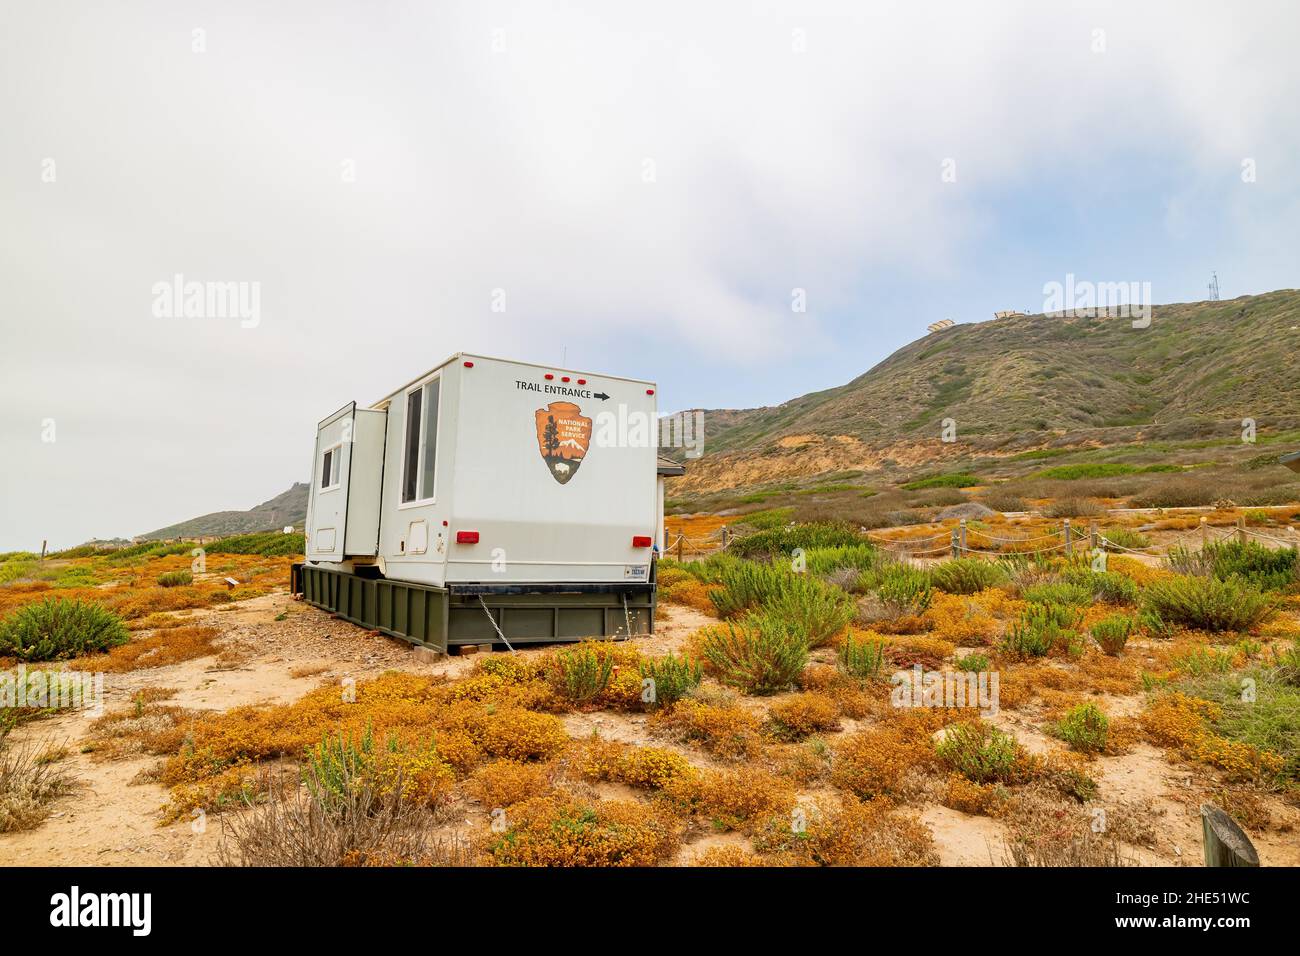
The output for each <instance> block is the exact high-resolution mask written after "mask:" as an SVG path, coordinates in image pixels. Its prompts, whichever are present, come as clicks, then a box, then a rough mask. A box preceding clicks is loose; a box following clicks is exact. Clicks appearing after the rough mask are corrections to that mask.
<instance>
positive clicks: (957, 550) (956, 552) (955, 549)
mask: <svg viewBox="0 0 1300 956" xmlns="http://www.w3.org/2000/svg"><path fill="white" fill-rule="evenodd" d="M952 556H953V557H954V558H959V557H961V539H959V538H958V537H957V529H956V528H953V529H952Z"/></svg>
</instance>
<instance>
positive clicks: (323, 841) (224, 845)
mask: <svg viewBox="0 0 1300 956" xmlns="http://www.w3.org/2000/svg"><path fill="white" fill-rule="evenodd" d="M312 773H313V771H312V769H311V768H310V767H309V769H308V781H307V785H306V786H304V787H296V786H283V785H281V786H254V787H252V788H251V789H252V792H249V791H244V792H243V794H242V798H241V799H242V802H243V804H244V807H245V809H246V810H247V812H245V813H240V814H236V815H235V816H234V817H233V818H227V817H225V816H223V817H222V820H221V828H222V840H221V841H220V843H219V845H218V848H217V862H218V863H219V864H220V865H222V866H257V867H271V866H274V867H306V866H312V867H316V866H320V867H338V866H469V865H472V864H473V862H474V858H473V856H472V854H471V853H470V849H469V847H468V846H467V845H466V844H465V843H464V842H462V841H461V840H460V838H459V837H454V836H453V837H450V838H444V837H435V836H433V835H432V834H431V832H430V828H429V826H428V816H429V815H428V813H427V812H426V810H425V809H424V808H423V807H422V806H421V805H420V804H418V803H417V802H415V801H412V800H407V799H405V798H404V797H403V796H402V794H403V791H404V789H405V788H404V787H402V786H400V785H399V786H394V787H390V788H388V790H387V791H386V792H384V793H380V792H379V791H378V790H376V788H375V787H374V786H372V785H371V784H370V783H369V782H367V781H365V780H364V779H363V778H362V777H361V776H360V774H359V773H358V772H356V771H355V770H353V771H352V775H351V776H349V777H347V778H345V779H344V780H342V781H341V784H340V786H339V792H340V793H341V794H342V796H341V797H340V799H338V800H335V801H332V802H330V803H329V804H328V805H327V804H325V803H322V801H321V800H320V799H319V796H318V795H319V794H321V793H322V792H324V790H323V788H322V785H321V784H322V781H319V780H317V779H316V778H314V777H313V776H311V774H312ZM254 792H264V793H266V795H267V796H266V798H265V800H264V801H260V802H257V803H255V802H254V797H253V793H254Z"/></svg>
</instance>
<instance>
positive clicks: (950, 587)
mask: <svg viewBox="0 0 1300 956" xmlns="http://www.w3.org/2000/svg"><path fill="white" fill-rule="evenodd" d="M1010 579H1011V575H1010V574H1009V573H1008V572H1007V569H1006V567H1005V566H1003V565H1001V564H994V563H993V562H991V561H983V560H981V559H979V558H954V559H953V560H951V561H944V562H942V563H940V564H937V565H935V566H934V567H932V568H931V569H930V580H931V582H933V584H934V586H935V587H937V588H938V589H939V590H940V591H947V592H948V593H949V594H974V593H976V592H977V591H983V590H984V589H985V588H994V587H998V586H999V585H1003V584H1006V583H1007V581H1009V580H1010Z"/></svg>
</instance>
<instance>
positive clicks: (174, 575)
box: [158, 569, 194, 588]
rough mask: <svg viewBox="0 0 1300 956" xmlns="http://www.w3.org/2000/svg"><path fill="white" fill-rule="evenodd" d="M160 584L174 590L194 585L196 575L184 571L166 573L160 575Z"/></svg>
mask: <svg viewBox="0 0 1300 956" xmlns="http://www.w3.org/2000/svg"><path fill="white" fill-rule="evenodd" d="M158 583H159V584H161V585H162V586H163V587H165V588H174V587H176V586H178V585H181V584H193V583H194V575H193V574H191V573H190V572H189V571H186V570H184V569H182V570H180V571H165V572H163V573H162V574H160V575H158Z"/></svg>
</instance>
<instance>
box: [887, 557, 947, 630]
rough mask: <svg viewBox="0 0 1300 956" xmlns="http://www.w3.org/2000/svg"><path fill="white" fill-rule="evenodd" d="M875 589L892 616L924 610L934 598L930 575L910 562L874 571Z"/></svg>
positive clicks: (913, 613)
mask: <svg viewBox="0 0 1300 956" xmlns="http://www.w3.org/2000/svg"><path fill="white" fill-rule="evenodd" d="M876 575H877V576H876V585H875V591H876V594H877V596H878V597H879V598H880V603H881V604H883V605H884V606H885V609H886V610H887V611H888V612H889V613H890V615H892V616H893V617H901V616H903V615H918V614H922V613H924V612H925V610H926V608H928V607H929V606H930V602H931V601H932V600H933V599H934V590H933V587H932V586H931V584H930V575H929V574H927V573H926V572H925V571H923V570H921V569H920V568H914V567H912V566H911V565H910V564H902V563H898V564H890V565H886V566H885V567H882V568H880V569H879V571H877V572H876Z"/></svg>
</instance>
